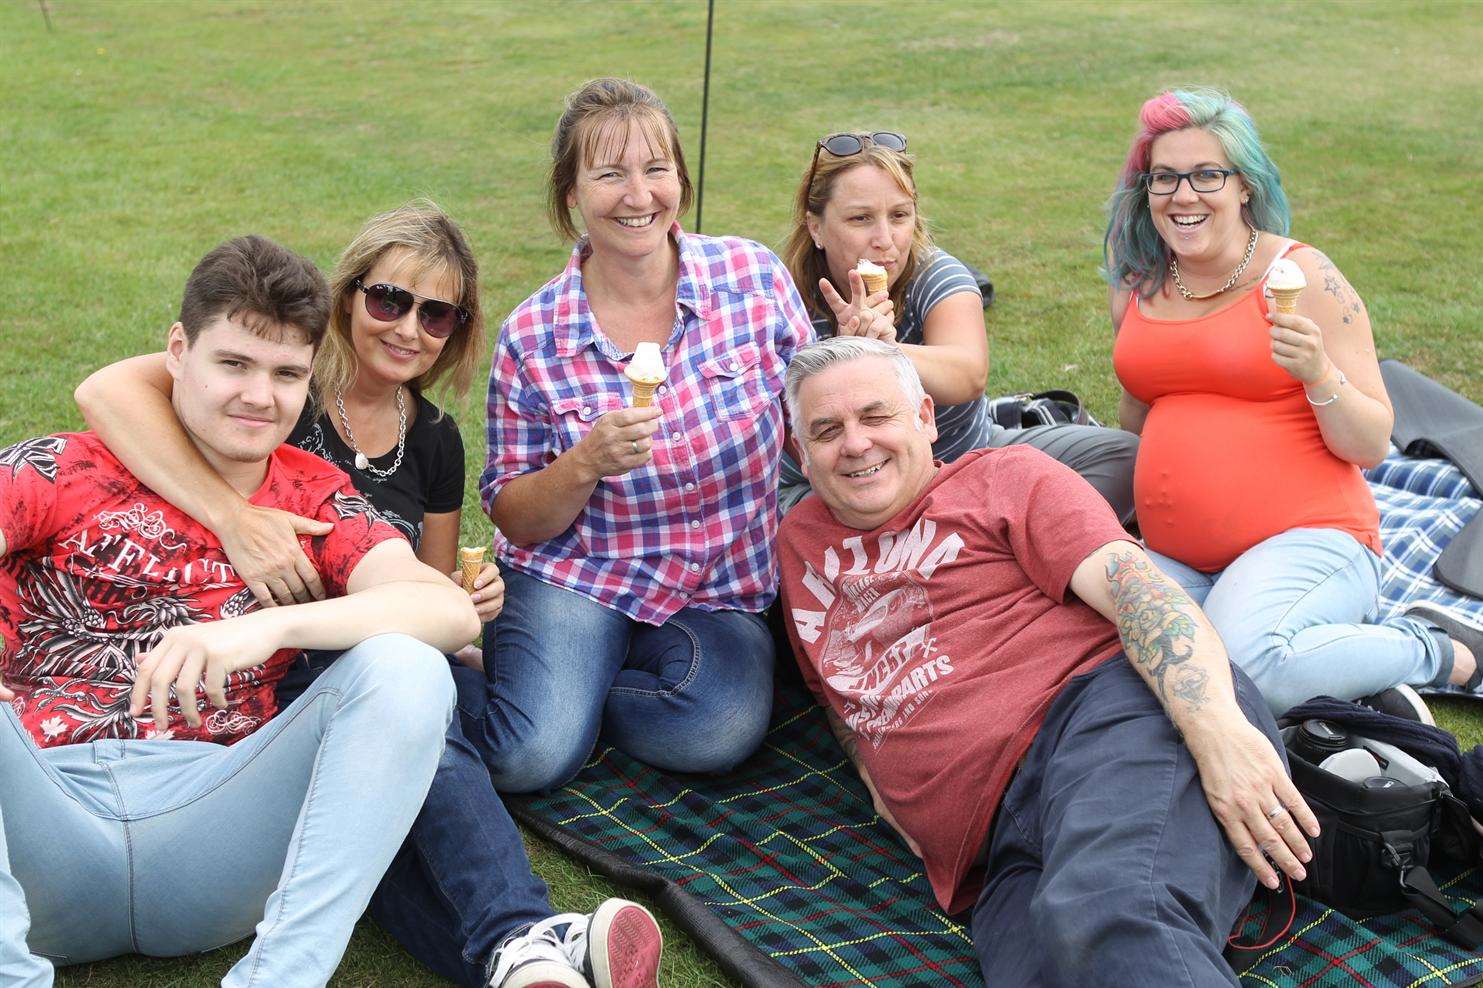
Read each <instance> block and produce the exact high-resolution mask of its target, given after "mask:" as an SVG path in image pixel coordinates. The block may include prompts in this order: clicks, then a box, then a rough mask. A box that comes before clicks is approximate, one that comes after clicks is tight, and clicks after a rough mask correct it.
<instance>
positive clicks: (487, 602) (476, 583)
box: [449, 563, 505, 621]
mask: <svg viewBox="0 0 1483 988" xmlns="http://www.w3.org/2000/svg"><path fill="white" fill-rule="evenodd" d="M449 576H451V577H452V578H453V582H454V583H458V584H461V585H462V586H463V588H464V591H465V592H466V593H467V594H468V595H469V599H470V600H471V601H473V603H474V610H475V611H477V612H478V614H479V620H480V621H493V620H494V619H495V618H497V617H499V612H500V611H502V610H504V607H505V581H504V578H503V577H501V576H500V574H499V567H498V566H497V565H495V564H494V563H479V564H478V570H477V572H476V573H475V574H474V577H473V579H472V580H470V579H469V578H468V577H469V574H468V573H467V572H465V571H464V570H463V569H462V568H460V569H459V570H458V571H456V572H454V573H450V574H449Z"/></svg>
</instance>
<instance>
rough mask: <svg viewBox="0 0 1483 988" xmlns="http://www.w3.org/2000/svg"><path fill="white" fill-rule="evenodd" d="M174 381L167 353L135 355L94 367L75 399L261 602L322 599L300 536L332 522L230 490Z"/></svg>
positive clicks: (101, 434) (123, 458) (114, 448)
mask: <svg viewBox="0 0 1483 988" xmlns="http://www.w3.org/2000/svg"><path fill="white" fill-rule="evenodd" d="M173 386H174V381H173V380H172V379H171V377H170V374H169V372H168V371H167V370H166V369H165V355H164V354H163V353H151V354H146V355H144V356H141V357H130V358H129V359H127V360H121V361H119V362H118V363H115V364H110V365H109V366H107V367H104V368H102V369H100V370H96V371H94V372H93V373H92V374H91V375H90V376H89V377H88V378H87V380H85V381H83V382H82V383H81V384H80V385H78V386H77V390H76V391H74V392H73V399H74V400H75V401H76V402H77V407H78V409H79V410H80V411H81V412H82V417H83V419H84V421H86V422H87V424H88V428H90V429H92V430H93V431H94V432H96V433H97V434H98V438H99V439H101V440H103V444H104V445H105V446H107V447H108V449H109V451H110V452H112V453H113V455H114V456H116V457H118V459H119V462H120V463H122V464H123V465H124V466H125V467H127V468H128V470H129V472H130V473H132V474H133V475H134V476H136V477H138V478H139V479H140V480H141V481H143V482H144V484H145V485H146V486H147V487H149V488H150V489H151V490H153V491H155V492H156V493H158V494H159V495H160V496H161V497H163V498H164V499H165V500H166V501H169V502H170V503H171V504H172V505H174V506H175V507H177V508H179V509H180V510H181V511H183V512H185V513H186V514H187V515H189V516H190V517H191V518H193V519H195V520H196V521H197V522H199V523H200V524H202V525H204V526H205V527H206V528H208V529H210V530H211V531H212V532H213V533H214V534H215V535H216V537H217V538H218V539H220V540H221V544H222V550H223V551H224V552H226V554H227V560H228V561H229V562H230V563H231V564H232V567H233V568H234V569H235V570H236V571H237V575H238V576H239V577H240V578H241V579H242V582H243V583H244V584H246V586H247V588H248V589H249V590H251V591H252V594H253V596H254V597H256V598H257V601H258V603H260V604H262V605H263V606H264V607H271V606H273V605H274V604H275V603H280V604H291V603H293V602H294V601H305V600H317V599H319V598H322V597H323V596H324V585H323V583H322V582H321V581H320V579H319V573H318V572H316V571H315V569H314V566H313V565H312V564H311V563H310V562H309V558H308V557H307V556H305V555H304V551H303V548H302V547H301V546H300V545H299V539H298V536H299V535H300V534H304V535H324V534H325V533H326V532H328V531H329V530H330V529H331V528H332V527H333V526H332V525H330V524H329V523H328V522H323V521H317V520H315V519H312V518H303V517H300V516H299V515H294V514H289V513H288V512H286V511H277V510H274V509H273V508H260V507H257V506H256V505H253V504H250V503H248V501H247V500H246V499H245V498H243V497H242V495H240V494H238V493H237V492H236V491H235V490H233V489H232V488H231V486H230V485H229V484H227V482H226V481H224V480H222V479H221V476H220V475H219V474H218V473H217V472H216V471H215V470H213V469H211V466H210V465H209V464H208V463H207V462H206V460H205V459H204V458H202V456H201V453H200V451H199V450H197V449H196V447H195V445H194V444H192V443H191V441H190V438H189V437H188V436H186V434H185V430H184V429H183V428H182V427H181V425H180V421H179V420H178V419H177V418H176V417H175V410H174V408H172V407H171V404H170V394H171V390H172V388H173Z"/></svg>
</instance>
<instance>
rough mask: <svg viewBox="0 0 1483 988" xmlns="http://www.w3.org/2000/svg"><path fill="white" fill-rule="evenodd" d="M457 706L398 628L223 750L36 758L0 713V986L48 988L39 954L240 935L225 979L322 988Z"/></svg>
mask: <svg viewBox="0 0 1483 988" xmlns="http://www.w3.org/2000/svg"><path fill="white" fill-rule="evenodd" d="M452 712H453V688H452V684H451V683H450V682H449V680H448V674H447V671H446V667H445V665H444V661H443V658H442V656H441V655H440V654H438V653H437V652H436V651H434V650H433V649H431V648H429V647H427V646H426V645H424V644H422V643H420V642H417V641H414V640H412V639H410V638H407V637H405V636H402V635H378V636H376V637H374V638H370V639H368V640H366V641H364V642H362V643H361V644H360V645H358V646H356V647H355V648H353V649H350V650H349V651H347V652H346V653H345V654H344V656H343V657H342V658H341V660H340V661H339V662H337V663H335V666H334V667H333V668H332V669H330V670H329V671H328V672H327V673H326V674H325V675H324V676H322V677H321V678H320V679H319V681H318V682H316V683H315V684H314V686H313V687H312V688H311V689H310V690H309V691H308V692H306V693H305V694H304V695H303V696H302V697H301V698H300V699H299V700H298V701H297V702H295V703H294V705H293V706H292V707H290V708H289V709H288V710H286V711H284V712H283V713H282V714H280V715H279V716H278V717H275V718H274V719H273V720H271V721H269V722H268V723H267V724H265V725H264V726H263V727H261V728H259V729H258V730H257V732H256V733H254V734H252V735H251V736H250V737H248V738H245V739H243V740H242V741H239V742H238V743H237V744H235V745H232V746H231V747H224V746H222V745H216V744H209V743H207V742H202V741H97V742H93V743H91V744H77V745H67V746H63V747H59V748H48V749H44V750H43V749H38V748H37V747H36V746H35V745H34V744H32V742H31V739H30V736H29V735H27V734H26V733H25V731H24V730H23V729H22V728H21V726H20V722H19V720H18V719H17V718H16V716H15V713H14V711H12V710H11V709H10V707H9V705H4V704H0V778H3V779H4V780H5V781H4V786H3V788H0V830H3V833H4V840H3V843H0V851H4V852H5V853H4V854H3V855H0V984H4V985H6V986H7V988H44V986H47V985H50V984H51V983H52V963H53V962H56V963H61V964H70V963H80V962H84V961H94V960H99V959H101V958H105V957H113V956H116V955H118V954H128V953H139V954H151V955H160V956H175V955H179V954H188V953H195V952H199V951H205V950H211V949H214V948H216V947H220V946H223V945H225V944H229V943H232V942H234V941H236V940H240V939H241V938H243V937H245V936H247V935H248V934H250V933H252V932H253V928H254V924H256V930H257V936H256V938H255V939H254V940H253V943H252V947H251V949H250V950H249V951H248V953H247V956H245V957H243V958H242V959H241V960H240V961H238V962H237V964H236V965H235V966H234V967H233V968H232V969H231V971H230V972H228V974H227V976H226V978H225V979H224V980H223V982H222V984H223V985H225V986H228V988H241V986H248V985H261V986H274V988H276V986H279V985H323V984H325V983H327V982H328V981H329V979H330V976H331V975H332V974H333V973H334V971H335V968H336V966H337V965H338V964H339V963H340V957H341V955H342V954H343V953H344V950H345V944H346V943H347V941H348V940H349V939H350V932H351V930H352V928H353V927H354V926H355V922H356V920H357V919H358V918H359V917H360V914H361V912H362V911H363V910H364V909H365V907H366V903H367V902H368V901H369V900H370V898H371V893H372V891H373V890H374V889H375V887H376V883H377V882H378V881H379V880H380V878H381V874H382V872H384V871H385V870H386V866H387V865H388V864H389V863H390V862H391V859H392V856H393V854H395V853H396V849H397V847H398V846H399V845H400V844H401V842H402V837H403V836H404V835H405V834H406V832H407V829H408V828H409V827H410V826H411V825H412V820H413V818H414V817H415V816H416V815H417V811H418V808H419V807H420V806H421V805H422V799H423V795H424V794H425V793H426V792H427V788H428V785H429V783H430V782H431V781H432V778H433V772H434V770H435V768H436V767H437V764H438V755H439V752H440V751H441V749H442V746H443V733H444V731H445V730H446V729H447V726H448V722H449V718H450V717H451V716H452ZM28 907H29V913H28Z"/></svg>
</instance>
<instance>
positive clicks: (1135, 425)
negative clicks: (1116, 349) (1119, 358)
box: [1107, 284, 1148, 436]
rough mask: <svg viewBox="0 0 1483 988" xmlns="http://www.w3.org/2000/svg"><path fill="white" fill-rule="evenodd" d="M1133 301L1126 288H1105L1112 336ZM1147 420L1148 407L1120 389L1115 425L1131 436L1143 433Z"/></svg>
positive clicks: (1114, 334) (1120, 326)
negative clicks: (1120, 394)
mask: <svg viewBox="0 0 1483 988" xmlns="http://www.w3.org/2000/svg"><path fill="white" fill-rule="evenodd" d="M1132 301H1133V293H1132V292H1131V291H1129V290H1128V289H1127V288H1126V287H1124V286H1122V285H1117V284H1110V285H1108V286H1107V308H1108V311H1109V313H1110V314H1111V316H1112V335H1113V336H1114V337H1116V336H1117V334H1118V331H1119V330H1120V329H1122V325H1123V317H1124V316H1126V315H1127V314H1128V306H1129V305H1130V304H1131V303H1132ZM1147 418H1148V406H1147V405H1146V404H1144V403H1143V402H1141V401H1139V400H1138V399H1137V398H1134V397H1133V396H1132V395H1130V394H1128V389H1127V388H1123V389H1122V396H1121V397H1120V398H1118V400H1117V424H1118V425H1119V426H1120V427H1121V428H1122V430H1123V431H1124V432H1131V433H1132V434H1133V435H1135V436H1137V435H1141V434H1142V433H1143V422H1144V420H1145V419H1147Z"/></svg>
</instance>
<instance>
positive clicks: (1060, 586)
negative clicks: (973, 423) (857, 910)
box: [779, 337, 1318, 986]
mask: <svg viewBox="0 0 1483 988" xmlns="http://www.w3.org/2000/svg"><path fill="white" fill-rule="evenodd" d="M787 401H788V406H789V411H790V413H791V417H792V423H793V427H794V429H795V431H796V435H797V440H798V445H799V447H800V449H801V451H802V454H803V458H802V463H803V469H804V472H805V474H806V475H807V476H808V478H809V481H810V482H811V483H812V484H813V490H814V496H813V497H810V498H808V499H805V500H804V501H802V502H801V503H800V504H799V505H798V507H796V508H795V509H794V510H793V511H792V512H791V513H789V514H788V516H787V517H786V518H785V519H784V521H783V527H782V533H781V536H780V542H781V546H780V554H779V555H780V559H781V563H782V577H783V597H784V601H785V606H786V614H787V626H788V632H789V635H790V637H791V638H792V642H793V646H794V651H795V653H796V654H797V656H798V660H799V664H800V666H802V669H803V676H804V679H805V681H806V682H807V683H808V685H809V688H810V689H811V690H812V691H813V692H814V694H815V696H817V697H818V699H819V701H820V702H821V703H822V704H823V705H824V707H825V709H826V712H827V713H828V717H829V721H830V724H831V726H833V727H834V729H835V732H836V734H838V735H839V738H840V742H841V744H842V745H843V746H844V748H845V750H846V752H847V753H848V754H849V755H850V757H851V758H852V759H853V761H854V762H855V764H856V766H857V767H858V769H859V771H860V775H861V777H862V778H863V780H864V782H865V784H866V787H867V789H869V791H870V794H871V796H872V798H873V799H874V801H875V804H876V807H877V809H878V811H879V812H880V814H881V816H882V817H883V818H885V819H886V820H887V821H888V822H889V823H891V824H892V825H893V826H894V827H895V828H896V829H897V830H898V831H899V832H900V833H901V835H902V836H903V838H905V840H906V841H907V843H908V845H909V846H910V847H911V848H912V850H913V851H914V852H915V853H916V854H917V855H918V856H920V857H921V858H922V860H923V863H924V864H925V866H926V870H927V876H928V879H929V880H930V881H931V883H932V887H933V890H934V892H935V893H936V895H937V899H938V902H939V904H940V905H941V906H942V907H943V908H944V909H945V910H947V911H949V912H958V911H960V910H963V909H966V908H968V907H970V906H971V907H973V920H972V924H973V941H974V945H975V949H976V950H977V952H978V955H979V960H980V963H981V964H982V966H983V970H984V975H985V979H986V980H987V982H988V983H989V984H991V985H1046V986H1051V985H1088V984H1099V985H1101V984H1107V985H1114V984H1115V985H1132V984H1147V985H1175V984H1178V985H1202V986H1203V985H1214V984H1222V985H1232V986H1234V985H1235V984H1236V980H1235V977H1234V975H1232V973H1231V970H1230V968H1229V967H1228V966H1227V965H1226V964H1225V962H1224V961H1223V960H1222V958H1221V949H1222V947H1223V946H1224V942H1225V937H1226V934H1227V933H1228V932H1229V931H1230V929H1231V925H1232V923H1233V922H1234V920H1235V918H1236V915H1237V914H1238V913H1239V911H1240V910H1241V909H1242V908H1243V907H1244V906H1245V904H1246V903H1247V902H1248V901H1249V900H1250V898H1251V892H1252V887H1253V880H1252V875H1253V874H1255V876H1256V877H1257V878H1260V879H1261V880H1262V881H1264V882H1265V883H1267V884H1268V885H1269V886H1275V885H1276V884H1277V882H1278V876H1277V871H1276V869H1277V868H1280V869H1281V870H1282V871H1285V872H1287V873H1288V874H1289V875H1292V876H1293V877H1294V878H1299V879H1300V878H1302V877H1303V867H1302V862H1304V861H1307V860H1308V858H1309V850H1308V845H1307V841H1306V840H1305V838H1304V833H1305V832H1306V833H1308V834H1310V835H1315V834H1316V833H1317V828H1318V823H1317V821H1316V820H1315V819H1314V818H1313V815H1312V813H1311V812H1310V811H1309V809H1308V807H1307V805H1306V804H1304V802H1303V800H1302V797H1301V796H1300V795H1299V794H1298V792H1297V790H1296V789H1294V788H1293V786H1292V783H1291V782H1290V781H1289V780H1288V778H1287V776H1286V773H1285V772H1284V769H1283V763H1282V761H1281V759H1280V757H1279V755H1278V747H1279V746H1280V745H1279V744H1278V743H1277V733H1276V725H1275V724H1274V723H1273V722H1272V717H1271V715H1270V714H1269V713H1268V711H1267V708H1266V705H1265V703H1264V702H1263V701H1262V699H1261V696H1260V695H1259V694H1258V693H1257V691H1256V688H1255V687H1254V686H1253V685H1252V684H1251V681H1250V680H1249V679H1247V678H1246V677H1245V676H1244V675H1243V674H1242V673H1241V672H1240V671H1239V670H1233V669H1232V668H1231V665H1230V663H1229V661H1228V660H1227V658H1226V654H1225V650H1224V649H1223V648H1222V646H1221V643H1220V639H1219V638H1218V637H1217V636H1216V635H1215V632H1214V631H1213V630H1212V629H1211V627H1210V624H1209V622H1208V621H1207V620H1206V619H1205V617H1204V615H1202V614H1201V613H1200V610H1199V608H1198V607H1196V606H1195V604H1194V603H1193V602H1192V601H1191V600H1190V599H1189V597H1188V596H1187V595H1186V594H1185V593H1184V592H1183V591H1182V590H1181V589H1180V588H1179V586H1178V585H1177V584H1175V583H1174V582H1173V581H1171V580H1169V579H1167V578H1166V577H1164V576H1163V574H1161V573H1160V572H1159V571H1158V570H1157V569H1155V568H1154V567H1153V566H1152V565H1151V564H1150V563H1149V561H1148V557H1147V556H1146V555H1145V554H1144V552H1143V550H1142V548H1140V547H1139V546H1138V544H1137V543H1136V542H1133V541H1132V540H1131V539H1130V538H1129V537H1128V534H1127V533H1126V532H1125V531H1123V529H1122V527H1121V526H1120V525H1119V524H1118V522H1117V519H1116V518H1115V517H1114V516H1113V514H1112V511H1111V509H1109V508H1108V506H1107V503H1106V501H1104V500H1103V499H1102V498H1101V496H1100V495H1098V494H1097V493H1096V492H1095V491H1094V490H1093V489H1092V488H1091V486H1090V485H1089V484H1087V483H1086V482H1085V481H1083V480H1082V479H1081V478H1079V477H1077V476H1076V474H1074V473H1073V472H1072V471H1071V470H1069V469H1068V468H1066V467H1064V466H1062V465H1060V464H1059V463H1056V462H1055V461H1054V460H1052V459H1051V458H1050V457H1048V456H1046V455H1044V454H1043V453H1040V452H1039V451H1037V450H1034V449H1030V448H1028V447H1023V446H1014V447H1008V448H1005V449H993V450H981V451H975V452H972V453H968V454H967V455H965V456H963V457H962V458H960V459H957V460H954V461H953V462H952V463H951V464H946V465H944V464H941V463H936V462H934V461H933V459H932V442H933V440H934V439H935V438H936V427H935V425H934V419H933V414H932V399H931V398H929V397H928V396H927V395H926V394H925V393H924V392H923V390H922V385H921V381H920V380H919V379H918V378H917V375H916V371H915V370H914V369H913V367H912V364H911V362H910V361H909V360H907V359H906V357H905V356H904V355H903V354H902V353H901V351H900V349H899V348H897V347H896V346H894V345H891V344H888V343H883V342H880V341H877V340H869V339H864V338H858V337H840V338H835V339H832V340H828V341H825V342H823V343H819V344H816V345H814V346H812V347H806V348H804V349H802V350H800V351H799V352H798V354H797V355H796V356H795V357H794V359H793V362H792V364H791V365H790V366H789V368H788V383H787ZM1202 788H1203V798H1202V794H1201V790H1202ZM991 823H992V827H991ZM1274 866H1275V867H1274Z"/></svg>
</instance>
